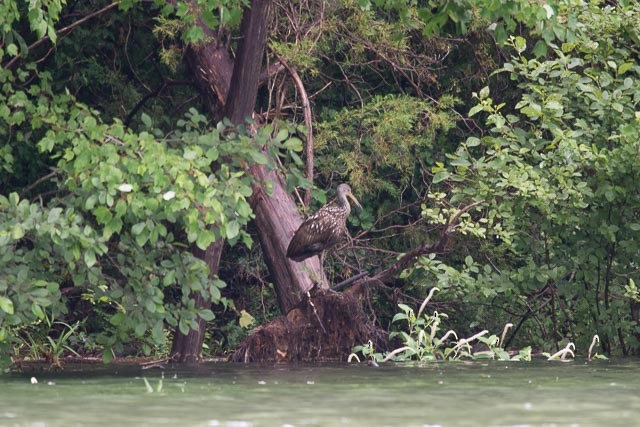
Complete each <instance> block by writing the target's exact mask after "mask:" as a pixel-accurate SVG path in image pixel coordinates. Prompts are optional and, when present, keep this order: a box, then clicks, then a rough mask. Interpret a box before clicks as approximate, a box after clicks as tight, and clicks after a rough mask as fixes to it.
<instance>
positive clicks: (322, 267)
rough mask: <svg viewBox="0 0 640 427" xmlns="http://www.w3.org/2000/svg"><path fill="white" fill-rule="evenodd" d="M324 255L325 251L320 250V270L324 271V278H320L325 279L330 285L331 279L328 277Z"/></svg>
mask: <svg viewBox="0 0 640 427" xmlns="http://www.w3.org/2000/svg"><path fill="white" fill-rule="evenodd" d="M324 256H325V251H322V252H320V254H319V255H318V257H319V258H320V271H321V272H322V278H321V279H320V280H324V281H325V282H326V285H327V286H329V280H328V279H327V272H326V271H325V270H324Z"/></svg>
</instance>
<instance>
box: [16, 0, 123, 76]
mask: <svg viewBox="0 0 640 427" xmlns="http://www.w3.org/2000/svg"><path fill="white" fill-rule="evenodd" d="M120 3H121V1H120V0H118V1H115V2H113V3H111V4H108V5H107V6H105V7H103V8H102V9H100V10H96V11H95V12H93V13H90V14H88V15H86V16H85V17H83V18H80V19H78V20H77V21H75V22H74V23H73V24H69V25H67V26H66V27H64V28H61V29H59V30H58V31H56V36H64V35H66V34H67V33H68V32H70V31H72V30H73V29H74V28H76V27H77V26H79V25H82V24H84V23H85V22H87V21H89V20H90V19H93V18H95V17H96V16H100V15H102V14H103V13H106V12H108V11H110V10H111V9H113V8H114V7H116V6H118V5H119V4H120ZM50 40H51V38H50V37H49V36H44V37H42V38H41V39H39V40H37V41H35V42H33V43H31V44H30V45H29V47H28V48H27V49H28V50H29V52H31V51H32V50H33V49H35V48H37V47H38V46H40V45H41V44H43V43H46V42H48V41H50ZM21 58H22V57H21V56H16V57H14V58H13V59H11V61H9V62H7V65H5V66H4V68H11V67H13V66H14V65H15V64H16V62H18V61H19V60H20V59H21Z"/></svg>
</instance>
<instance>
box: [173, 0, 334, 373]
mask: <svg viewBox="0 0 640 427" xmlns="http://www.w3.org/2000/svg"><path fill="white" fill-rule="evenodd" d="M269 7H270V0H254V1H253V2H252V4H251V8H250V9H245V12H244V15H243V20H242V27H241V30H242V36H243V38H242V41H241V43H240V47H239V49H238V56H237V58H236V60H235V61H233V60H232V59H231V58H230V56H229V52H228V50H227V49H226V48H225V47H224V46H223V45H221V44H219V43H218V41H217V40H216V39H215V38H214V37H212V36H213V34H212V33H211V32H210V31H209V30H208V29H206V27H204V25H203V29H204V30H205V34H208V36H209V37H210V40H211V41H210V42H208V43H205V44H201V45H199V46H196V47H192V48H191V49H190V51H189V53H188V62H189V64H190V69H191V70H192V72H193V74H194V77H195V82H196V85H197V87H198V88H199V90H200V92H201V93H202V95H203V96H204V97H205V99H206V100H207V105H208V107H209V110H210V112H211V115H212V117H213V118H214V120H219V119H221V118H222V116H223V115H224V116H227V117H228V118H229V119H230V120H231V121H232V122H233V123H234V124H241V123H243V122H244V120H245V119H246V118H247V117H250V116H251V114H252V112H253V109H254V107H255V102H256V98H257V90H258V84H259V78H260V72H261V67H262V58H263V55H264V48H265V44H266V34H267V28H266V17H267V14H268V11H269ZM250 173H251V174H252V175H253V177H254V179H255V187H254V194H253V196H252V198H251V202H252V206H253V209H254V212H255V214H256V224H257V228H258V238H259V240H260V243H261V245H262V249H263V253H264V255H265V261H266V263H267V266H268V268H269V270H270V271H271V273H272V276H273V281H274V283H275V285H276V295H277V297H278V303H279V306H280V309H281V310H282V312H284V313H286V312H288V311H289V310H291V308H293V307H294V306H295V304H296V303H297V302H299V301H300V298H301V294H302V293H304V292H306V291H308V290H309V289H311V288H312V287H313V285H314V283H315V282H318V283H321V286H323V287H326V284H325V282H324V280H322V279H323V277H324V276H323V271H322V268H321V266H320V262H319V260H318V259H317V258H314V259H310V260H307V261H306V262H304V263H295V262H293V261H291V260H289V259H287V258H286V248H287V245H288V242H289V240H290V239H291V236H292V235H293V233H294V232H295V231H296V230H297V228H298V226H299V225H300V223H301V218H300V215H299V213H298V211H297V207H296V204H295V202H294V200H293V198H292V197H291V196H290V195H289V194H288V193H287V192H286V190H285V184H284V181H283V180H282V178H281V177H280V176H278V175H277V174H276V173H275V172H273V171H267V170H265V168H264V167H262V166H260V165H254V166H252V167H251V168H250ZM267 182H269V183H271V184H272V188H273V192H272V193H271V194H270V195H268V194H267V193H266V192H265V191H264V184H266V183H267ZM222 247H223V243H222V241H220V242H214V243H213V244H212V245H211V246H210V247H209V248H208V249H207V251H205V252H202V251H197V250H196V251H194V254H195V255H196V256H197V257H199V258H201V259H203V260H204V261H205V262H206V263H207V264H208V265H209V268H210V277H212V278H213V277H214V276H216V275H217V274H218V268H219V260H220V255H221V252H222ZM193 298H194V300H195V303H196V307H197V308H208V307H209V305H210V303H209V302H208V301H205V300H204V299H203V298H202V297H201V296H200V295H199V294H194V295H193ZM204 329H205V322H204V321H203V320H199V321H198V329H197V330H191V331H189V333H188V334H186V335H185V334H183V333H182V332H180V331H179V330H176V333H175V336H174V340H173V343H172V348H171V357H172V358H173V359H174V360H176V361H178V362H193V361H196V360H197V359H198V357H199V354H200V350H201V348H202V343H203V339H204Z"/></svg>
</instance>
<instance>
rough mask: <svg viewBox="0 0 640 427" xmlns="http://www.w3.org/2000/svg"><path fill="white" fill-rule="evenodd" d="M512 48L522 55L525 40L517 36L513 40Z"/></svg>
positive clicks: (525, 43)
mask: <svg viewBox="0 0 640 427" xmlns="http://www.w3.org/2000/svg"><path fill="white" fill-rule="evenodd" d="M514 46H515V48H516V50H517V51H518V53H522V52H524V50H525V49H526V48H527V40H526V39H525V38H524V37H520V36H518V37H516V39H515V42H514Z"/></svg>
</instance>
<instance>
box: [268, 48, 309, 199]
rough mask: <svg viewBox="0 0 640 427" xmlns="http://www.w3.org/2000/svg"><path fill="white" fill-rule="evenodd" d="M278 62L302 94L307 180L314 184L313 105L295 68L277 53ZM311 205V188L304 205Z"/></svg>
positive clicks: (307, 192) (305, 197) (305, 196)
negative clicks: (305, 135)
mask: <svg viewBox="0 0 640 427" xmlns="http://www.w3.org/2000/svg"><path fill="white" fill-rule="evenodd" d="M274 55H275V56H276V58H278V61H279V62H280V63H281V64H282V65H284V68H286V69H287V72H289V74H290V75H291V78H292V79H293V81H294V82H295V83H296V87H297V88H298V92H299V93H300V97H301V98H302V108H303V110H304V124H305V126H306V127H307V144H306V150H305V153H306V155H307V179H308V180H309V181H311V182H313V127H312V119H311V104H309V97H308V96H307V91H306V89H305V88H304V83H302V79H301V78H300V75H298V72H297V71H296V69H295V68H293V67H292V66H290V65H289V63H288V62H287V61H286V60H285V59H284V58H283V57H282V56H280V55H278V54H277V53H276V52H274ZM310 203H311V187H309V188H307V191H306V193H305V195H304V204H305V206H309V204H310Z"/></svg>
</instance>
